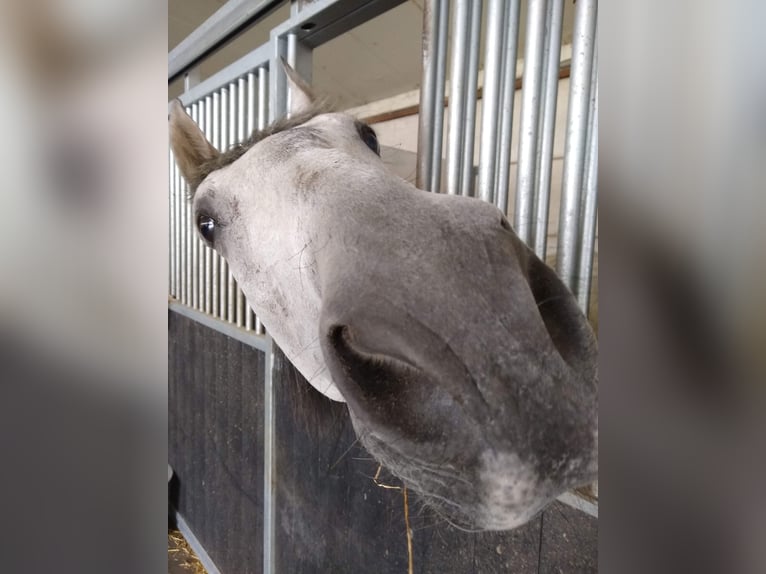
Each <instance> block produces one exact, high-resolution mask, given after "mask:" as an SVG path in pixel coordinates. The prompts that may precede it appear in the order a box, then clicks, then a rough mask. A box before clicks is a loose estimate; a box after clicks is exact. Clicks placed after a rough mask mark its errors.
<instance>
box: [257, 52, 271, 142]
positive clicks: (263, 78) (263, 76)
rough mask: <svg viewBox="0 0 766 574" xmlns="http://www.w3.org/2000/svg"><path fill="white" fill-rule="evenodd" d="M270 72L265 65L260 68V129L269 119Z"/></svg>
mask: <svg viewBox="0 0 766 574" xmlns="http://www.w3.org/2000/svg"><path fill="white" fill-rule="evenodd" d="M268 85H269V72H268V70H267V69H266V67H265V66H261V67H260V68H258V129H259V130H262V129H264V128H265V127H266V124H267V123H268V121H269V100H268Z"/></svg>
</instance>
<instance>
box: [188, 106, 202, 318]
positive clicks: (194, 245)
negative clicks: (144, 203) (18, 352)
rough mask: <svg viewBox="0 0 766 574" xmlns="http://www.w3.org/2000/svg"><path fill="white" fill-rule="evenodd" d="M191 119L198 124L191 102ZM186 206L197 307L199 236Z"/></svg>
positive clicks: (193, 301)
mask: <svg viewBox="0 0 766 574" xmlns="http://www.w3.org/2000/svg"><path fill="white" fill-rule="evenodd" d="M192 119H193V120H194V123H196V124H197V125H199V106H198V105H197V104H196V103H194V104H192ZM186 207H187V210H188V220H187V221H188V222H189V224H188V233H189V243H190V244H191V266H190V269H189V272H190V274H191V277H190V284H191V306H192V307H193V308H195V309H199V238H198V237H197V234H196V233H195V232H194V231H195V230H194V221H193V216H194V214H193V213H192V211H191V201H187V202H186Z"/></svg>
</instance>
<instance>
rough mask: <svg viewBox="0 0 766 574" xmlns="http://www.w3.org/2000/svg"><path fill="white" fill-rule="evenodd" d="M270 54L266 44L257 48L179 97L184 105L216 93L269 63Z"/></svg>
mask: <svg viewBox="0 0 766 574" xmlns="http://www.w3.org/2000/svg"><path fill="white" fill-rule="evenodd" d="M270 54H271V52H270V46H269V45H268V44H264V45H262V46H259V47H257V48H256V49H255V50H253V51H252V52H248V53H247V54H245V55H244V56H242V57H241V58H240V59H239V60H236V61H235V62H233V63H232V64H229V65H228V66H226V67H225V68H223V69H222V70H221V71H219V72H216V73H215V74H213V75H212V76H210V77H209V78H207V79H205V80H203V81H202V82H200V83H199V84H197V85H196V86H194V87H193V88H191V89H190V90H189V91H188V92H184V93H183V94H181V96H179V97H180V98H181V101H182V102H183V103H184V104H188V103H189V102H194V101H196V100H198V99H199V98H203V97H205V96H207V95H208V94H211V93H213V92H215V91H217V90H218V89H219V88H220V87H221V86H226V85H228V84H229V82H231V81H233V80H236V79H237V78H239V77H240V76H242V75H244V74H247V72H249V71H250V70H252V69H254V68H257V67H258V66H261V65H263V64H265V63H266V62H268V61H269V56H270Z"/></svg>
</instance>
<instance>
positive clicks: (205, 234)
mask: <svg viewBox="0 0 766 574" xmlns="http://www.w3.org/2000/svg"><path fill="white" fill-rule="evenodd" d="M197 229H198V230H199V234H200V235H201V236H202V239H204V240H205V242H206V243H207V244H208V245H209V246H210V247H212V246H213V239H214V238H215V219H213V218H212V217H210V216H208V215H198V216H197Z"/></svg>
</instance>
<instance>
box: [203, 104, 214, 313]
mask: <svg viewBox="0 0 766 574" xmlns="http://www.w3.org/2000/svg"><path fill="white" fill-rule="evenodd" d="M205 137H206V138H207V139H208V141H212V139H213V98H212V96H207V97H206V98H205ZM215 255H216V254H215V252H214V251H213V250H212V249H210V247H208V246H207V245H205V313H212V312H213V259H215Z"/></svg>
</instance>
